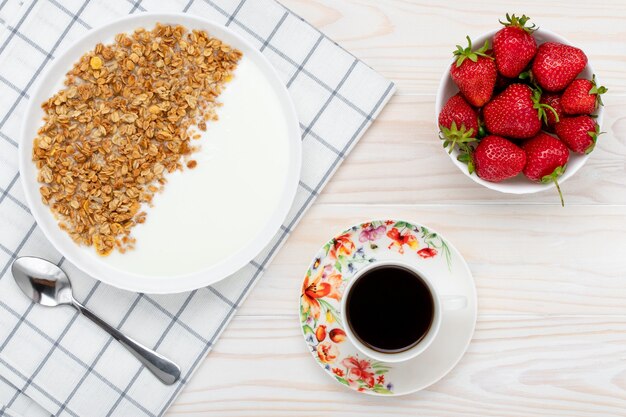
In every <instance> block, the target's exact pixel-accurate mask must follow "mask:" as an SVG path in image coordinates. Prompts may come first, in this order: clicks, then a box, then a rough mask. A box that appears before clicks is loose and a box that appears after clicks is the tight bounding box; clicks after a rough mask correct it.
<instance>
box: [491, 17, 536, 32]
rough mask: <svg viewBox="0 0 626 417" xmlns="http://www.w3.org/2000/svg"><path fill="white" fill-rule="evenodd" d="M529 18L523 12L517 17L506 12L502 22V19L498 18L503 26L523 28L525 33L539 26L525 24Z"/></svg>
mask: <svg viewBox="0 0 626 417" xmlns="http://www.w3.org/2000/svg"><path fill="white" fill-rule="evenodd" d="M529 20H530V17H528V16H526V15H525V14H523V15H522V17H517V16H515V14H512V15H510V16H509V14H508V13H507V14H506V22H503V21H502V20H499V22H500V23H502V24H503V25H504V26H511V27H517V28H520V29H523V30H524V31H526V32H527V33H533V32H534V31H536V30H537V29H539V28H538V27H536V26H535V24H534V23H533V24H532V25H530V26H526V22H528V21H529Z"/></svg>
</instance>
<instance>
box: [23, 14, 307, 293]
mask: <svg viewBox="0 0 626 417" xmlns="http://www.w3.org/2000/svg"><path fill="white" fill-rule="evenodd" d="M158 22H160V23H171V24H181V25H183V26H185V27H186V28H188V29H197V28H203V29H205V30H207V31H208V32H209V33H211V34H212V35H215V36H217V37H220V38H222V39H226V42H229V43H231V44H234V45H233V46H235V47H236V48H238V49H241V50H243V51H244V52H245V53H246V54H247V55H248V56H250V55H252V56H254V58H252V59H253V62H254V63H255V64H257V65H258V66H259V68H260V70H261V71H262V72H263V73H264V75H265V77H266V78H267V79H268V82H269V83H270V84H271V86H272V88H273V90H274V91H275V92H276V94H277V96H278V99H279V102H280V107H281V110H280V111H282V112H283V113H284V116H285V121H286V124H287V131H288V133H287V134H288V138H289V140H288V144H289V148H290V149H289V151H288V157H287V158H288V167H287V171H286V174H285V176H284V185H283V191H282V193H281V195H280V198H279V199H278V200H277V206H276V208H275V210H274V212H273V213H272V215H271V216H269V217H268V219H267V221H266V224H265V226H264V227H263V228H262V229H261V230H260V231H259V233H258V234H257V235H256V236H255V237H254V238H253V239H251V240H250V241H249V242H248V243H247V244H246V245H244V246H242V247H241V248H240V249H238V250H237V251H236V252H233V253H232V254H230V255H229V256H227V257H225V258H224V259H222V260H220V261H218V262H216V263H214V264H212V265H210V266H208V267H205V268H202V269H199V270H197V271H195V272H191V273H185V274H180V275H169V276H154V275H143V274H138V273H134V272H128V271H124V270H122V269H120V268H118V267H116V266H113V265H111V264H108V263H105V262H94V260H95V259H97V258H95V257H92V256H89V255H87V254H85V253H84V252H83V251H84V250H85V248H86V249H88V250H93V248H91V247H83V246H80V245H78V244H76V243H75V242H73V241H72V240H71V238H70V237H69V236H68V235H67V234H66V233H65V232H63V231H62V230H61V229H60V228H58V221H57V220H56V219H55V218H54V215H53V214H52V212H51V211H50V209H49V208H48V207H47V206H45V205H44V204H43V203H42V202H41V199H40V196H39V187H33V186H32V184H31V182H32V181H33V179H29V178H28V172H29V171H28V169H29V168H28V164H31V168H32V167H34V163H33V162H32V158H31V152H32V147H33V143H32V142H33V139H34V137H31V135H30V134H29V131H30V130H31V129H33V128H32V126H31V125H32V120H33V119H37V125H36V129H38V128H39V126H40V123H41V120H40V117H37V115H38V114H40V113H39V111H40V109H39V108H40V105H41V103H39V102H36V100H37V97H39V96H40V95H41V94H42V93H41V90H42V89H43V87H44V84H45V81H47V78H48V77H50V76H52V73H53V72H54V71H55V70H58V68H67V67H68V66H69V65H70V64H71V62H69V61H71V56H72V55H73V54H75V53H76V49H77V48H78V49H81V50H83V53H84V52H86V51H87V50H88V49H86V48H90V47H91V48H92V47H94V46H95V44H96V43H97V42H99V41H101V37H102V34H106V33H107V32H110V31H113V32H114V33H120V32H128V31H132V30H133V28H139V27H146V26H148V25H155V24H156V23H158ZM85 45H88V46H85ZM72 62H73V61H72ZM62 72H63V73H65V72H66V70H63V71H62ZM30 97H31V98H30V99H29V101H28V103H27V108H26V111H25V113H24V114H25V115H24V118H23V120H22V124H21V127H20V142H19V145H18V158H19V161H18V162H19V172H20V182H21V184H22V188H23V190H24V194H25V197H26V203H27V205H28V206H29V208H30V210H31V213H32V215H33V217H34V218H35V221H36V222H37V225H38V226H39V227H40V229H41V231H42V232H43V234H44V236H45V237H46V238H47V239H48V240H49V241H50V243H51V244H52V245H53V246H54V248H55V249H56V250H57V251H59V252H60V253H61V254H62V255H63V256H64V257H65V258H66V259H67V260H68V261H70V262H71V263H72V264H74V265H75V266H76V267H77V268H78V269H80V270H82V271H83V272H85V273H87V274H88V275H89V276H91V277H93V278H94V279H97V280H99V281H102V282H104V283H106V284H109V285H112V286H114V287H117V288H121V289H124V290H128V291H133V292H142V293H150V294H170V293H180V292H185V291H191V290H194V289H197V288H201V287H205V286H208V285H211V284H213V283H215V282H218V281H220V280H222V279H224V278H227V277H228V276H230V275H231V274H233V273H235V272H237V271H238V270H240V269H241V268H243V267H244V266H245V265H246V264H248V263H249V262H250V261H252V260H253V259H254V258H255V257H256V256H257V255H258V254H259V253H261V252H262V251H263V249H265V248H266V247H267V245H268V244H270V242H271V241H272V239H273V238H274V236H275V235H276V233H277V232H278V231H279V230H280V228H281V225H282V223H283V221H284V220H285V218H286V217H287V214H288V213H289V211H290V209H291V206H292V205H293V201H294V199H295V196H296V192H297V188H298V183H299V180H300V174H301V166H302V143H301V140H300V129H299V122H298V117H297V113H296V109H295V105H294V103H293V101H292V100H291V97H290V95H289V93H288V91H287V88H286V87H285V85H284V83H283V82H282V81H281V80H280V76H279V75H278V73H277V71H276V69H275V68H274V67H273V66H272V65H271V63H270V61H269V59H268V58H267V57H266V56H265V55H263V54H262V53H261V52H259V51H258V49H257V48H255V47H254V46H253V45H252V44H251V43H250V42H249V41H247V40H246V39H244V38H243V37H241V35H239V34H237V33H236V32H234V31H232V30H231V29H229V28H228V27H226V26H224V25H223V24H221V23H219V22H217V21H214V20H210V19H205V18H203V17H200V16H194V15H189V14H186V13H159V12H155V13H140V14H136V15H128V16H124V17H122V18H120V19H115V20H113V21H111V22H108V23H106V24H104V25H101V26H98V27H95V28H93V29H91V30H89V31H88V32H87V33H85V34H84V35H83V36H80V37H79V38H78V39H76V40H75V41H74V42H72V43H71V44H70V45H68V46H67V47H66V48H65V49H64V50H63V51H62V52H61V53H60V54H58V55H57V56H56V59H55V60H54V61H52V62H51V63H50V65H49V66H48V67H47V68H46V70H45V71H44V73H43V74H42V75H41V76H40V77H38V82H37V84H36V85H35V86H34V89H33V93H32V94H31V95H30ZM35 132H36V130H35ZM33 169H35V170H36V167H35V168H33ZM34 182H35V183H36V184H39V183H38V182H37V180H36V178H35V179H34ZM50 218H52V219H53V220H54V222H53V223H54V225H55V226H50ZM68 241H69V242H70V243H71V245H73V248H72V247H70V246H69V244H68ZM68 248H69V249H68ZM81 252H82V253H81ZM94 253H95V252H94Z"/></svg>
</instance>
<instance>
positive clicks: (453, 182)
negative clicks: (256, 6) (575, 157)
mask: <svg viewBox="0 0 626 417" xmlns="http://www.w3.org/2000/svg"><path fill="white" fill-rule="evenodd" d="M283 3H284V4H285V5H286V6H287V7H289V8H290V9H292V10H293V11H295V12H296V13H297V14H299V15H301V16H302V17H303V18H305V19H307V20H308V21H309V22H311V23H312V24H313V25H315V26H316V27H318V28H320V29H321V30H322V31H324V32H325V33H326V34H327V35H328V36H329V37H330V38H332V39H333V40H336V41H337V42H338V43H339V44H341V45H342V46H344V47H345V48H346V49H348V50H349V51H351V52H352V53H354V54H355V55H356V56H358V57H359V58H361V59H363V60H364V61H365V62H366V63H367V64H369V65H371V66H372V67H373V68H374V69H376V70H377V71H379V72H381V73H382V74H383V75H385V76H387V77H388V78H390V79H392V80H394V81H395V82H396V83H397V85H398V87H399V89H398V93H397V94H396V96H395V97H394V98H393V99H392V101H391V102H390V103H389V105H388V106H387V107H386V108H385V109H384V111H383V112H382V114H381V115H380V118H379V119H378V120H377V121H376V122H375V123H374V125H373V126H372V127H371V129H370V130H369V131H368V132H367V133H366V135H365V136H364V137H363V139H362V140H361V142H360V143H359V145H358V146H357V147H356V149H355V150H354V151H353V152H352V153H351V154H350V155H349V157H348V158H347V160H346V161H345V162H344V163H343V165H342V166H341V168H340V169H339V171H338V172H337V174H336V175H335V176H334V178H333V179H332V180H331V182H330V183H329V184H328V186H327V187H326V189H325V190H324V192H323V194H322V195H321V196H320V197H319V198H318V200H317V202H316V204H315V205H314V207H313V208H312V209H311V210H310V211H309V213H308V214H307V215H306V216H305V218H304V219H303V221H302V222H301V223H300V225H299V226H298V228H297V229H296V230H295V231H294V232H293V235H292V236H291V237H290V238H289V240H288V242H287V244H286V245H285V247H284V248H283V249H282V250H281V251H280V253H279V254H278V256H277V257H276V259H275V260H274V261H273V263H272V265H271V266H270V267H269V269H268V270H267V272H266V273H265V275H264V276H263V278H262V279H261V280H260V282H259V284H258V285H257V287H256V288H255V289H254V290H253V292H252V294H251V295H250V297H249V298H248V299H247V301H246V302H245V304H244V305H243V307H242V308H241V310H240V311H239V312H238V314H237V316H236V317H235V319H234V320H233V322H232V323H231V324H230V326H229V327H228V328H227V330H226V331H225V333H224V335H223V336H222V337H221V338H220V340H219V341H218V343H217V345H216V347H215V349H214V350H213V351H212V352H211V353H210V355H209V358H208V360H206V361H205V362H204V363H203V365H202V366H201V367H200V369H199V370H198V371H197V374H196V375H195V376H194V378H193V379H192V380H191V382H190V383H189V384H188V385H187V386H186V387H185V389H184V391H183V392H182V394H181V396H180V397H179V398H178V400H177V401H176V403H175V404H174V406H173V407H172V408H171V409H170V410H169V411H168V413H167V416H168V417H183V416H186V417H200V416H209V415H218V416H241V417H243V416H268V417H270V416H271V417H279V416H321V415H324V416H337V415H341V416H354V417H357V416H358V417H367V416H371V417H374V416H376V417H378V416H406V417H409V416H415V415H419V416H423V417H469V416H472V417H473V416H485V417H528V416H546V417H553V416H562V417H625V416H626V301H625V300H626V257H625V256H624V254H626V238H625V237H624V236H626V192H624V190H626V133H624V132H626V112H625V111H624V109H625V108H626V71H624V68H625V67H626V42H624V39H626V24H625V23H626V2H624V1H623V0H597V1H594V2H591V3H590V2H583V1H566V0H557V1H550V2H546V1H545V0H542V1H538V0H527V1H525V2H524V6H523V10H522V9H521V8H520V7H518V10H512V9H511V8H510V5H509V4H504V3H503V2H501V1H498V0H466V1H463V2H455V1H451V0H446V1H439V2H434V1H425V0H284V1H283ZM506 12H516V13H525V14H528V15H530V16H532V17H533V20H534V21H535V22H536V23H537V24H539V25H540V26H541V27H544V28H546V29H550V30H552V31H554V32H557V33H559V34H561V35H562V36H565V37H566V38H568V39H570V41H572V42H573V43H574V44H575V45H577V46H579V47H581V48H583V49H584V50H585V51H586V52H587V54H588V56H589V59H590V61H591V62H592V63H593V65H594V68H595V71H596V73H597V74H598V76H599V77H600V79H601V81H602V83H603V84H605V85H606V86H608V87H609V90H610V91H609V94H608V95H607V96H606V99H605V100H604V101H605V103H606V112H605V122H604V125H603V126H602V127H603V130H604V131H605V132H606V134H605V135H602V136H601V137H600V140H599V143H598V147H597V148H596V151H594V153H593V154H592V156H591V158H590V160H589V161H588V163H587V164H586V165H585V166H584V167H583V168H582V169H581V170H580V171H579V172H578V173H577V175H576V176H574V177H573V178H571V179H570V180H568V181H567V182H566V183H565V184H563V190H564V193H565V196H566V202H567V206H566V207H565V208H564V209H563V208H561V207H560V206H558V200H557V196H556V194H555V193H554V192H552V191H549V192H543V193H539V194H534V195H525V196H511V195H505V194H500V193H497V192H494V191H490V190H487V189H485V188H483V187H481V186H479V185H477V184H475V183H474V182H472V181H471V180H470V179H468V178H466V177H465V176H464V175H463V174H462V173H461V172H459V171H458V169H457V168H456V167H455V166H454V165H452V164H451V163H450V161H449V160H448V156H447V155H446V154H445V153H444V151H443V150H442V148H441V145H440V143H439V140H438V139H437V135H436V130H437V129H436V125H435V115H434V101H435V92H436V89H437V86H438V83H439V79H440V78H441V74H442V72H443V71H444V70H446V68H447V66H448V65H449V61H450V57H451V50H452V49H453V47H454V45H455V44H456V43H459V42H461V41H462V40H463V39H464V37H465V35H466V34H469V35H470V36H477V35H479V34H482V33H484V32H486V31H490V30H493V29H495V28H496V27H497V19H498V18H501V17H502V16H503V15H504V14H505V13H506ZM383 217H395V218H405V219H408V220H413V221H416V222H421V223H424V224H426V225H428V226H430V227H432V228H434V229H435V230H437V231H439V232H441V233H442V234H444V235H445V236H446V237H447V238H448V240H449V241H450V242H452V243H453V244H454V245H455V246H456V247H457V249H458V250H459V251H460V252H461V253H462V254H463V255H464V256H465V258H466V259H467V261H468V263H469V265H470V268H471V270H472V272H473V274H474V277H475V280H476V286H477V289H478V295H479V318H478V324H477V330H476V333H475V335H474V338H473V341H472V343H471V345H470V347H469V350H468V352H467V354H466V356H465V357H464V358H463V360H462V361H461V362H460V364H459V365H458V366H457V367H456V368H455V369H454V370H453V371H452V372H451V373H450V374H449V375H448V376H447V377H445V378H444V379H443V380H441V381H440V382H438V383H437V384H435V385H433V386H431V387H430V388H428V389H426V390H424V391H422V392H419V393H416V394H413V395H410V396H406V397H399V398H370V397H366V396H362V395H356V394H355V393H353V392H350V391H348V390H346V389H345V388H343V387H341V386H339V385H338V384H336V383H335V382H333V381H332V380H331V379H330V378H328V377H327V376H326V375H325V374H324V373H323V372H322V370H320V369H319V367H318V365H317V364H316V363H315V362H314V361H313V360H312V358H311V357H310V354H309V352H308V351H307V349H306V347H305V344H304V342H303V340H302V336H301V334H300V329H299V326H298V319H297V314H296V313H297V310H296V306H297V300H298V296H299V291H300V286H301V282H302V281H301V278H302V275H303V274H304V272H305V270H306V268H307V266H308V263H309V262H310V261H311V257H312V256H313V255H314V254H315V252H316V251H317V250H318V248H319V247H320V246H321V245H322V244H323V243H324V241H325V240H326V239H328V238H330V237H331V236H332V235H334V234H335V233H337V232H338V231H340V230H341V229H343V228H345V227H347V226H349V225H351V224H353V223H356V222H359V221H364V220H367V219H372V218H383Z"/></svg>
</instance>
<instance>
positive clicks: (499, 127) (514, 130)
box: [483, 84, 551, 139]
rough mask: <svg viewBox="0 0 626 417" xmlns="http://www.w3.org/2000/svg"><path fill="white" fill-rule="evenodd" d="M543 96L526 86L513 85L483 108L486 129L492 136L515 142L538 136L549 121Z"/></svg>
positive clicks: (547, 107) (548, 107)
mask: <svg viewBox="0 0 626 417" xmlns="http://www.w3.org/2000/svg"><path fill="white" fill-rule="evenodd" d="M540 100H541V92H540V91H539V90H535V91H533V90H532V89H531V88H530V87H529V86H527V85H525V84H511V85H510V86H508V87H507V89H506V90H504V91H503V92H502V93H500V95H498V96H497V97H496V98H494V99H493V100H491V101H490V102H489V103H487V105H486V106H485V107H484V108H483V117H484V119H485V127H486V128H487V130H488V131H489V133H491V134H494V135H500V136H507V137H510V138H515V139H525V138H530V137H533V136H535V135H536V134H537V133H538V132H539V131H540V130H541V119H542V118H545V117H546V114H545V113H546V109H548V110H549V109H551V107H550V106H548V105H546V104H541V103H540Z"/></svg>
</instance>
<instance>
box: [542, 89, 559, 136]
mask: <svg viewBox="0 0 626 417" xmlns="http://www.w3.org/2000/svg"><path fill="white" fill-rule="evenodd" d="M539 102H540V103H542V104H547V105H548V106H550V107H552V108H553V109H554V112H556V114H554V113H553V112H551V111H547V112H545V113H546V119H545V120H544V121H543V124H544V127H545V129H546V130H547V131H548V132H554V125H555V124H556V123H557V122H558V121H559V120H561V119H562V118H563V117H565V113H564V112H563V106H562V105H561V96H560V95H559V94H555V93H546V94H542V95H541V100H540V101H539ZM557 116H558V119H557Z"/></svg>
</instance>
